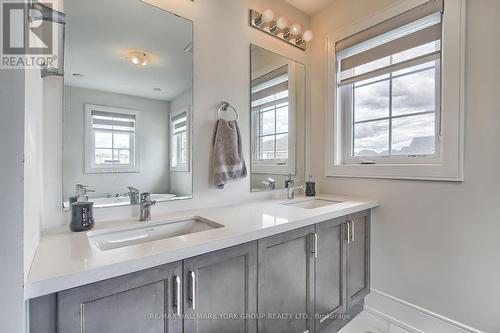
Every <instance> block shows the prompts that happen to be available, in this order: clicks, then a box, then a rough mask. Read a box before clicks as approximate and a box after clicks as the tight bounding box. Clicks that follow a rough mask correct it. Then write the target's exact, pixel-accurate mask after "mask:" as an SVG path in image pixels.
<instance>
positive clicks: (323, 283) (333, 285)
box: [316, 217, 347, 331]
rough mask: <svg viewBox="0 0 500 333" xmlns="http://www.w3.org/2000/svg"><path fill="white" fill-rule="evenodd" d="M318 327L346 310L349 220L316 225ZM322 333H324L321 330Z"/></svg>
mask: <svg viewBox="0 0 500 333" xmlns="http://www.w3.org/2000/svg"><path fill="white" fill-rule="evenodd" d="M316 233H317V235H318V236H317V237H318V254H317V259H316V313H317V314H318V317H317V318H316V323H317V326H316V327H322V326H326V325H328V324H329V323H330V322H331V321H332V320H333V319H334V316H335V315H336V314H339V313H343V312H345V311H346V310H347V300H346V297H345V292H344V288H345V285H346V283H345V280H346V261H345V257H346V250H347V242H346V218H345V217H340V218H337V219H334V220H330V221H327V222H323V223H319V224H317V225H316ZM319 331H321V330H319Z"/></svg>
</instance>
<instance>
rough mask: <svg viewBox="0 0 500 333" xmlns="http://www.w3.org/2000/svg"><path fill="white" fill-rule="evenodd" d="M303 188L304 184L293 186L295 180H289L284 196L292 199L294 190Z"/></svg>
mask: <svg viewBox="0 0 500 333" xmlns="http://www.w3.org/2000/svg"><path fill="white" fill-rule="evenodd" d="M303 188H304V186H295V180H293V179H291V180H289V181H288V184H287V188H286V198H287V199H293V198H294V197H295V190H298V189H303Z"/></svg>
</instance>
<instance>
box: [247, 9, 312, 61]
mask: <svg viewBox="0 0 500 333" xmlns="http://www.w3.org/2000/svg"><path fill="white" fill-rule="evenodd" d="M249 24H250V26H251V27H253V28H255V29H257V30H260V31H262V32H265V33H266V34H268V35H270V36H273V37H275V38H278V39H280V40H282V41H284V42H285V43H288V44H290V45H293V46H295V47H297V48H299V49H301V50H303V51H305V50H306V43H305V42H304V39H303V37H302V35H300V34H298V35H295V36H293V35H292V33H291V32H290V29H288V28H285V29H279V28H278V26H277V25H276V22H275V21H273V22H271V23H269V24H264V22H263V20H262V14H261V13H259V12H257V11H256V10H253V9H250V10H249Z"/></svg>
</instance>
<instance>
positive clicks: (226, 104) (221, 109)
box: [217, 102, 240, 121]
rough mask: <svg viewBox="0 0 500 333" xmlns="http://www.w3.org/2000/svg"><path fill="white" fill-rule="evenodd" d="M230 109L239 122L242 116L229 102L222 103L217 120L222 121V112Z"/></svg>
mask: <svg viewBox="0 0 500 333" xmlns="http://www.w3.org/2000/svg"><path fill="white" fill-rule="evenodd" d="M228 109H231V110H233V112H234V115H235V117H236V121H238V120H239V119H240V115H239V114H238V111H236V109H235V108H234V107H233V106H232V105H231V104H229V102H222V103H221V104H220V106H219V109H218V110H217V118H218V119H221V118H222V117H221V111H227V110H228Z"/></svg>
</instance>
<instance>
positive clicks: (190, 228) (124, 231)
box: [87, 216, 223, 251]
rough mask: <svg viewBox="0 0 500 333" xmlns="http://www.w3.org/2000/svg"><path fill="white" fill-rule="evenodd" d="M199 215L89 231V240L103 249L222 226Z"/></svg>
mask: <svg viewBox="0 0 500 333" xmlns="http://www.w3.org/2000/svg"><path fill="white" fill-rule="evenodd" d="M222 227H223V225H222V224H218V223H215V222H213V221H209V220H207V219H204V218H202V217H199V216H195V217H190V218H185V219H179V220H168V221H159V222H146V223H144V224H141V225H134V226H126V227H118V228H110V229H105V230H96V231H89V232H87V237H88V239H89V241H90V242H91V243H92V244H94V245H95V246H97V247H98V248H99V249H100V250H102V251H107V250H112V249H117V248H121V247H126V246H130V245H135V244H140V243H147V242H151V241H155V240H160V239H167V238H172V237H177V236H182V235H188V234H193V233H197V232H202V231H207V230H212V229H217V228H222Z"/></svg>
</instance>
